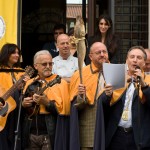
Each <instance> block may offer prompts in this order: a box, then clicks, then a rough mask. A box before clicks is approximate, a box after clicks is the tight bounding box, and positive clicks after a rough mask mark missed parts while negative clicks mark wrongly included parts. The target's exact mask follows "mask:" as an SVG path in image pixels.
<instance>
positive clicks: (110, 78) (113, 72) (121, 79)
mask: <svg viewBox="0 0 150 150" xmlns="http://www.w3.org/2000/svg"><path fill="white" fill-rule="evenodd" d="M126 72H127V65H126V64H108V63H103V74H104V78H105V81H106V84H111V85H112V86H113V89H114V90H115V89H119V88H123V87H125V84H126Z"/></svg>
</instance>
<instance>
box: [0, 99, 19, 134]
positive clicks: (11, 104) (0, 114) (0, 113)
mask: <svg viewBox="0 0 150 150" xmlns="http://www.w3.org/2000/svg"><path fill="white" fill-rule="evenodd" d="M15 108H16V102H15V100H14V99H13V98H12V97H9V98H8V99H7V100H6V101H5V105H4V107H3V108H2V109H1V110H0V131H2V130H3V129H4V127H5V125H6V121H7V117H8V115H9V113H10V112H12V111H13V110H14V109H15Z"/></svg>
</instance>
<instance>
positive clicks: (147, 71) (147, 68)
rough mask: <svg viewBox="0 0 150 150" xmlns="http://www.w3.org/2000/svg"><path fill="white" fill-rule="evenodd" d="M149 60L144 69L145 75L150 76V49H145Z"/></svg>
mask: <svg viewBox="0 0 150 150" xmlns="http://www.w3.org/2000/svg"><path fill="white" fill-rule="evenodd" d="M145 52H146V54H147V59H146V63H145V67H144V71H145V74H150V49H145Z"/></svg>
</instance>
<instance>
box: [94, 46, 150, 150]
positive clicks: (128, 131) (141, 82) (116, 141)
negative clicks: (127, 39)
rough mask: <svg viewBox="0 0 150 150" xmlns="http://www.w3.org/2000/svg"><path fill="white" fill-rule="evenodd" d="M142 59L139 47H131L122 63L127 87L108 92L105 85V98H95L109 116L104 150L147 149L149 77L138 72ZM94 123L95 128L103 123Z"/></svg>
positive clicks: (148, 147)
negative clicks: (125, 64) (126, 74)
mask: <svg viewBox="0 0 150 150" xmlns="http://www.w3.org/2000/svg"><path fill="white" fill-rule="evenodd" d="M146 58H147V55H146V53H145V51H144V48H143V47H141V46H134V47H131V48H130V49H129V51H128V54H127V60H126V62H127V65H128V77H129V79H128V82H129V83H127V88H122V89H118V90H115V91H113V92H112V88H113V87H112V86H111V85H106V86H105V95H103V97H100V98H99V102H103V105H104V106H105V109H104V111H105V112H108V111H109V115H108V116H107V118H105V121H106V120H107V121H106V122H107V123H106V122H105V123H106V124H105V127H106V149H108V150H123V149H128V150H138V149H140V150H149V149H150V134H149V133H150V128H149V126H150V120H149V118H150V108H149V106H150V101H149V97H150V87H149V85H148V83H149V82H150V78H149V77H148V76H145V75H144V73H143V72H142V71H141V70H142V69H143V67H144V65H145V61H146ZM139 68H140V69H139ZM106 97H107V98H106ZM98 107H100V105H98ZM97 120H99V122H97V124H96V129H98V127H99V125H100V124H101V122H103V120H100V116H99V117H97ZM97 134H99V133H98V132H97ZM96 150H98V148H97V149H96Z"/></svg>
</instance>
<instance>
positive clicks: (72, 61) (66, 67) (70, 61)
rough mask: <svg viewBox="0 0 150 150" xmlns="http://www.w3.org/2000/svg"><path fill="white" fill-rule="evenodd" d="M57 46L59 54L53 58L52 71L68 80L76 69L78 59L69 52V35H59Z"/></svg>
mask: <svg viewBox="0 0 150 150" xmlns="http://www.w3.org/2000/svg"><path fill="white" fill-rule="evenodd" d="M57 47H58V48H59V56H57V57H55V58H53V62H54V65H53V70H52V72H53V73H55V74H58V75H60V76H61V77H62V78H63V79H65V80H66V81H68V82H70V77H71V76H72V74H73V73H74V72H75V71H76V70H78V59H77V58H76V57H74V56H72V55H71V53H70V43H69V36H68V35H66V34H61V35H59V36H58V38H57Z"/></svg>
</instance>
